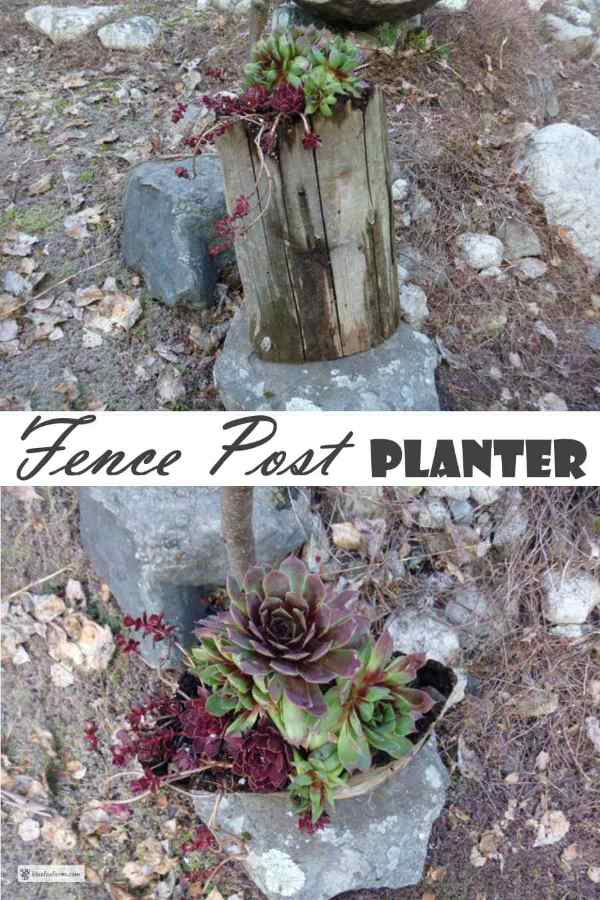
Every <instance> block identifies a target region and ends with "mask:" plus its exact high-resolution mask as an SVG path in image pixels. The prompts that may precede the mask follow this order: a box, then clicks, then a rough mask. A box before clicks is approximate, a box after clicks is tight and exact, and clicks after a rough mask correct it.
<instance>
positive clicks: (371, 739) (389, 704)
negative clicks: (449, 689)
mask: <svg viewBox="0 0 600 900" xmlns="http://www.w3.org/2000/svg"><path fill="white" fill-rule="evenodd" d="M393 652H394V643H393V640H392V637H391V635H390V634H389V633H388V632H384V633H383V634H382V635H381V637H380V638H379V640H378V641H377V642H376V643H375V642H373V640H369V642H368V643H367V644H366V646H365V647H364V648H363V649H362V650H361V652H360V657H361V662H362V666H361V668H360V671H359V672H358V673H357V674H356V675H355V676H354V677H353V678H352V679H345V680H342V679H338V681H337V683H336V685H335V687H332V688H330V689H329V690H328V691H327V694H326V697H325V699H326V702H327V706H328V712H327V715H326V716H324V717H323V719H322V720H319V721H318V722H317V723H316V724H315V725H314V726H313V729H312V731H311V734H310V735H309V737H308V739H307V743H308V746H309V747H311V748H315V747H319V746H320V745H321V744H322V743H324V742H327V741H330V740H331V739H332V735H334V736H335V741H336V743H337V752H338V757H339V760H340V762H341V763H342V765H343V766H344V768H345V769H346V770H347V771H349V772H352V771H354V770H355V769H360V770H362V771H366V770H367V769H370V768H371V766H372V765H373V751H383V752H384V753H386V754H387V755H388V756H391V757H392V759H400V758H401V757H402V756H405V755H406V754H408V753H410V752H411V751H412V747H413V745H412V744H411V742H410V741H409V740H408V735H409V734H412V732H414V730H415V720H416V719H417V718H419V716H421V715H424V714H425V713H427V712H429V710H430V709H431V708H432V706H433V705H434V701H433V700H432V698H431V697H430V696H429V694H427V693H426V692H425V691H420V690H416V689H414V688H410V687H409V685H410V683H411V682H412V681H414V679H415V676H416V674H417V672H418V670H419V669H420V668H421V667H422V666H423V665H424V663H425V657H424V656H423V655H420V654H413V655H411V656H398V657H396V658H394V657H393Z"/></svg>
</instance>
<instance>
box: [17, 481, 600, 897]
mask: <svg viewBox="0 0 600 900" xmlns="http://www.w3.org/2000/svg"><path fill="white" fill-rule="evenodd" d="M199 490H201V489H199ZM310 503H311V508H312V515H311V516H310V523H311V524H310V530H311V534H310V537H309V539H308V541H307V542H306V543H305V545H304V547H303V549H302V553H303V556H304V558H305V559H306V561H307V563H308V564H309V565H310V566H311V567H312V568H313V569H314V570H317V571H320V573H321V575H322V577H323V578H325V579H326V580H336V581H339V582H340V583H345V584H347V585H352V586H354V587H356V588H358V589H359V590H360V591H361V597H362V599H363V602H364V603H365V605H366V607H367V608H368V609H369V610H370V613H371V615H372V616H373V618H374V620H375V621H376V622H381V623H383V622H384V621H387V623H388V624H389V625H390V626H391V628H392V631H393V633H394V637H395V640H396V643H397V646H398V647H399V648H401V649H402V650H423V649H425V650H426V651H427V652H428V653H429V654H430V656H431V657H433V658H437V659H440V660H444V661H446V662H448V663H450V664H452V665H453V666H455V667H456V668H457V669H458V670H459V673H460V675H461V684H462V686H463V689H464V699H463V700H462V702H459V703H458V705H456V706H455V707H454V708H453V709H452V710H451V711H450V713H449V715H448V717H447V719H446V720H445V721H444V722H443V723H442V725H441V726H440V727H439V729H438V746H439V748H440V750H441V753H442V758H443V760H444V763H445V765H446V767H447V769H448V771H449V773H450V786H449V790H448V798H447V803H446V806H445V808H444V810H443V812H442V814H441V816H440V817H439V818H438V820H437V822H436V824H435V826H434V830H433V834H432V838H431V841H430V844H429V853H428V857H427V862H426V864H425V867H424V871H423V877H422V880H421V882H420V883H419V884H418V885H417V886H416V887H414V888H404V889H401V890H394V891H385V890H383V891H379V892H372V891H361V890H356V891H354V892H351V893H347V894H344V895H343V897H344V898H347V900H375V898H385V900H425V898H426V900H432V898H435V900H475V898H480V900H483V898H488V900H491V898H494V900H512V898H514V897H515V896H518V897H522V898H524V900H540V898H541V897H543V898H548V900H559V898H569V900H570V898H573V900H575V898H578V900H579V898H583V900H588V898H589V900H591V898H593V897H596V896H597V891H598V878H599V876H600V840H599V836H598V830H597V822H598V813H599V812H600V797H599V794H598V789H597V784H598V778H599V775H600V741H599V730H600V644H599V642H598V635H599V630H600V606H599V601H600V563H599V560H600V543H599V538H598V535H599V533H600V494H599V492H598V490H597V489H579V490H577V489H575V490H572V489H531V490H527V491H519V490H514V489H508V490H504V491H501V490H499V489H485V490H484V489H472V490H469V489H455V490H446V491H444V490H439V489H436V490H428V491H425V492H422V491H419V490H415V491H413V492H409V493H407V492H404V491H399V490H395V489H393V490H390V489H344V490H333V491H312V492H311V494H310ZM78 524H79V508H78V496H77V492H76V491H71V490H66V489H65V490H63V489H60V490H57V489H55V490H46V489H38V490H36V491H34V490H32V489H27V488H26V489H4V490H3V492H2V563H3V569H2V583H3V588H2V590H3V605H2V615H3V632H2V666H3V683H4V704H3V711H2V715H3V745H2V754H3V755H2V813H3V822H2V827H3V852H4V858H3V875H2V877H3V881H4V884H3V886H4V890H5V892H6V893H7V894H10V896H11V897H15V898H16V900H21V898H26V897H31V895H32V887H31V886H25V885H19V884H17V883H16V878H15V867H16V865H18V864H21V865H23V864H26V863H50V862H56V863H70V864H85V865H86V874H87V881H88V883H87V884H86V886H85V887H83V886H79V885H69V886H64V885H60V886H59V885H56V886H54V887H52V886H45V887H43V888H42V889H41V891H40V892H38V894H37V895H36V896H39V897H40V898H42V897H43V898H46V897H48V898H53V897H56V898H59V897H60V898H61V900H63V898H73V900H75V898H80V897H81V898H83V897H84V896H85V897H86V898H89V897H93V898H96V897H98V898H101V897H106V896H109V897H112V898H113V900H128V898H131V897H144V898H147V900H169V898H187V897H201V896H208V895H209V894H210V891H211V890H213V889H215V891H216V893H213V894H212V895H210V896H211V898H212V900H219V897H224V898H226V900H234V898H235V900H239V898H240V897H242V898H244V900H260V898H261V897H262V895H261V894H260V892H259V891H257V889H256V888H255V887H254V886H253V885H252V884H251V883H250V882H249V881H248V879H247V878H246V876H245V875H244V874H243V872H242V870H241V869H240V868H239V865H238V864H237V863H231V862H228V863H227V864H224V865H223V866H222V867H221V868H220V869H219V870H218V872H216V874H215V876H214V878H213V879H212V881H210V884H209V885H208V886H207V883H206V881H207V878H209V877H210V873H211V871H214V870H215V867H216V866H217V865H218V864H219V863H220V862H222V861H223V860H224V859H225V857H223V856H222V855H221V854H220V853H207V852H203V853H186V852H185V851H184V850H182V845H183V844H184V843H185V842H186V841H189V840H190V837H191V836H192V834H193V832H194V829H195V826H196V820H195V818H194V815H193V812H192V804H191V801H190V799H189V798H188V797H187V796H186V794H185V792H184V793H180V792H174V791H169V792H168V793H166V794H164V795H162V794H160V795H158V796H156V797H150V798H145V799H144V800H141V801H138V802H134V803H131V804H126V805H125V806H124V807H123V806H120V805H117V804H116V803H115V801H117V800H118V799H125V798H127V797H129V796H130V790H129V787H128V781H129V779H123V780H121V779H120V778H117V779H111V776H113V775H114V774H115V771H119V770H115V769H114V768H113V767H112V765H111V762H110V754H109V753H108V752H107V749H106V745H107V744H108V743H110V740H111V737H112V736H113V735H114V734H115V732H116V731H117V730H118V729H119V727H120V725H121V723H122V721H123V716H124V714H125V713H126V712H127V711H128V709H129V707H130V706H131V705H132V704H134V703H135V702H136V700H139V699H140V697H141V696H142V695H146V694H147V693H149V692H151V691H154V690H157V689H158V687H159V683H158V680H157V676H156V673H155V671H154V670H152V669H150V668H148V667H147V666H146V665H145V664H144V662H143V660H142V659H141V658H137V657H126V656H123V655H122V654H120V653H119V652H118V651H117V649H116V646H115V636H116V635H117V634H118V631H119V628H120V613H119V610H118V607H117V605H116V603H115V600H114V597H113V595H112V593H111V587H110V586H108V585H107V584H105V583H103V582H102V580H101V578H99V576H98V574H97V573H96V572H95V571H94V569H93V567H92V566H91V564H90V562H89V560H88V559H87V558H86V554H85V551H84V550H83V549H82V545H81V541H80V538H79V533H78ZM164 552H166V550H165V551H164ZM176 552H177V551H176V548H174V549H173V553H176ZM118 587H119V585H118V584H115V585H114V586H113V589H114V590H115V591H117V590H118ZM216 599H217V598H216ZM174 676H175V672H174V671H171V670H165V671H163V674H162V677H163V678H165V679H166V680H167V682H169V681H171V680H172V679H173V677H174ZM90 719H94V720H95V721H96V722H97V723H98V726H99V735H100V738H101V741H102V744H101V748H100V750H99V751H98V752H94V751H91V750H90V749H89V746H88V744H87V742H86V740H85V737H84V731H85V724H86V722H87V721H88V720H90ZM403 838H404V835H399V836H398V844H399V845H401V843H402V840H403ZM196 870H198V871H201V872H203V873H204V874H203V875H201V876H200V878H199V881H198V883H196V884H195V885H194V884H193V883H192V885H190V883H189V879H190V874H191V873H192V872H193V871H196ZM207 887H208V889H206V890H205V888H207Z"/></svg>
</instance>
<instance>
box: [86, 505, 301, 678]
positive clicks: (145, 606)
mask: <svg viewBox="0 0 600 900" xmlns="http://www.w3.org/2000/svg"><path fill="white" fill-rule="evenodd" d="M291 493H292V495H294V494H295V496H294V497H293V502H292V500H291V499H290V494H289V493H288V491H287V489H285V488H276V489H275V488H257V489H256V490H255V510H254V524H255V531H256V550H257V557H258V559H259V561H260V562H264V563H275V562H279V561H281V559H282V558H283V557H285V556H286V555H287V554H289V553H291V552H292V551H294V550H296V549H297V548H298V547H299V546H300V545H301V544H302V543H304V541H305V540H306V538H307V536H308V533H309V531H310V528H311V514H310V506H309V501H308V498H307V496H306V494H305V493H304V492H300V491H296V492H294V491H291ZM80 527H81V540H82V544H83V546H84V548H85V550H86V551H87V553H88V555H89V557H90V559H91V560H92V562H93V564H94V566H95V568H96V570H97V572H98V574H99V575H100V576H101V577H102V578H104V579H105V580H106V582H107V583H108V584H109V585H110V588H111V590H112V592H113V594H114V596H115V598H116V600H117V602H118V603H119V606H120V608H121V610H122V611H123V612H124V613H128V614H130V615H133V616H139V615H141V614H142V613H144V612H147V613H148V614H151V613H160V612H164V613H165V618H166V619H167V621H168V622H171V623H172V624H174V625H177V627H178V634H179V636H180V638H181V639H183V642H184V643H189V641H190V639H191V637H192V629H193V626H194V622H196V621H197V620H198V619H200V618H202V617H203V616H204V615H206V612H207V606H206V603H205V602H204V601H203V599H202V598H203V597H206V596H207V595H208V594H209V593H210V590H211V588H214V587H215V586H222V585H223V584H224V583H225V576H226V574H227V556H226V550H225V545H224V543H223V538H222V534H221V489H220V488H204V487H203V488H200V487H198V488H154V487H152V488H150V487H146V488H82V489H81V491H80ZM146 643H148V642H143V645H142V649H143V650H144V651H145V653H144V655H145V656H146V657H147V658H148V659H149V660H150V661H152V662H155V661H157V660H158V658H159V656H160V650H161V647H160V644H159V645H157V647H158V652H154V651H153V649H152V648H151V647H150V646H148V647H146V646H145V644H146Z"/></svg>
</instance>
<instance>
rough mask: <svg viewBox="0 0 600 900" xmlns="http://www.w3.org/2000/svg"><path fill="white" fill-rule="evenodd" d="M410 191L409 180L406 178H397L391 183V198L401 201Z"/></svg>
mask: <svg viewBox="0 0 600 900" xmlns="http://www.w3.org/2000/svg"><path fill="white" fill-rule="evenodd" d="M409 193H410V182H409V180H408V179H407V178H397V179H396V180H395V181H394V183H393V184H392V200H394V201H395V202H397V203H401V202H402V201H403V200H406V199H407V197H408V195H409Z"/></svg>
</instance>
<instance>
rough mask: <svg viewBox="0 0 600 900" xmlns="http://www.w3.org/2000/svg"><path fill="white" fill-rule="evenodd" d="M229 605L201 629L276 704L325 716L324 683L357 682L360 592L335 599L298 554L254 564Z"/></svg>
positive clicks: (362, 632)
mask: <svg viewBox="0 0 600 900" xmlns="http://www.w3.org/2000/svg"><path fill="white" fill-rule="evenodd" d="M227 590H228V594H229V597H230V599H231V606H230V608H229V609H228V610H227V612H225V613H222V614H221V615H219V616H216V617H215V618H214V619H213V620H212V621H210V622H209V623H207V624H206V625H204V626H203V627H202V628H200V630H199V632H198V634H199V637H200V639H201V640H202V639H204V638H209V639H211V638H212V639H214V640H216V641H217V643H218V644H219V648H220V650H221V652H222V653H223V654H224V655H225V656H227V657H229V658H231V659H232V660H233V661H234V662H235V664H236V666H237V667H238V668H239V670H240V672H242V673H244V674H246V675H251V676H252V677H259V678H264V679H265V684H266V688H267V691H268V693H269V695H270V697H271V699H272V700H273V701H274V702H277V701H278V700H279V699H280V698H281V695H282V694H284V695H285V696H286V697H287V699H288V700H289V701H290V702H291V703H293V704H294V705H295V706H298V707H300V708H301V709H304V710H306V711H307V712H309V713H311V714H312V715H313V716H317V717H318V716H323V715H325V714H326V712H327V705H326V703H325V700H324V697H323V693H322V690H321V685H325V684H330V683H331V682H333V681H334V680H335V679H336V678H338V677H343V678H352V676H353V675H354V674H356V672H358V670H359V668H360V665H361V663H360V658H359V655H358V649H359V648H360V646H361V645H362V644H363V643H364V641H365V640H366V638H367V636H368V622H367V620H366V618H365V617H364V616H362V615H361V614H360V613H359V612H358V611H357V609H356V603H357V594H356V593H355V592H354V591H342V592H341V593H339V594H336V593H335V591H334V589H333V588H331V587H325V585H324V584H323V582H322V581H321V579H320V578H319V576H318V575H311V574H310V573H309V571H308V569H307V568H306V566H305V565H304V563H303V562H302V561H301V560H299V559H297V558H294V557H290V558H289V559H286V560H285V561H284V562H283V563H282V564H281V566H280V568H279V569H274V570H272V571H270V572H269V571H266V570H265V569H264V568H261V567H259V566H256V567H254V568H252V569H250V571H249V572H248V574H247V575H246V578H245V580H244V585H243V588H242V587H240V585H239V584H238V583H237V582H236V581H235V579H233V578H230V579H228V583H227Z"/></svg>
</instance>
